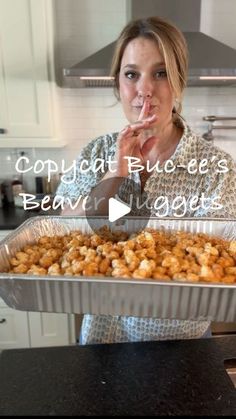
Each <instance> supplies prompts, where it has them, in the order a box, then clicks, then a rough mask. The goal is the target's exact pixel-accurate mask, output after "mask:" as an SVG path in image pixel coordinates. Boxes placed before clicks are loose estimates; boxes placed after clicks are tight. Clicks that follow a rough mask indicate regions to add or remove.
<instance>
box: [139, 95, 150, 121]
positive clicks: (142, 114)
mask: <svg viewBox="0 0 236 419" xmlns="http://www.w3.org/2000/svg"><path fill="white" fill-rule="evenodd" d="M149 110H150V101H149V100H145V101H144V103H143V107H142V109H141V112H140V114H139V117H138V121H142V120H143V119H145V118H147V117H148V113H149Z"/></svg>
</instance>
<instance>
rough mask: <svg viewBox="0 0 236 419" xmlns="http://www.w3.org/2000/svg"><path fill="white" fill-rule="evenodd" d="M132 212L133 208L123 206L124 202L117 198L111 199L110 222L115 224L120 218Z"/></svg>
mask: <svg viewBox="0 0 236 419" xmlns="http://www.w3.org/2000/svg"><path fill="white" fill-rule="evenodd" d="M130 211H131V208H130V207H129V206H128V205H126V204H123V203H122V202H120V201H118V200H117V199H115V198H110V199H109V213H108V217H109V221H110V222H111V223H113V222H114V221H116V220H119V218H121V217H123V216H124V215H126V214H129V212H130Z"/></svg>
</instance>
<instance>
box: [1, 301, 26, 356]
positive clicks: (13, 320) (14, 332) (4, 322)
mask: <svg viewBox="0 0 236 419" xmlns="http://www.w3.org/2000/svg"><path fill="white" fill-rule="evenodd" d="M29 346H30V340H29V328H28V317H27V313H25V312H22V311H18V310H12V309H11V308H8V307H6V305H5V304H4V302H3V301H2V300H0V350H2V349H13V348H28V347H29Z"/></svg>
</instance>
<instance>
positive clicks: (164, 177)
mask: <svg viewBox="0 0 236 419" xmlns="http://www.w3.org/2000/svg"><path fill="white" fill-rule="evenodd" d="M177 124H178V125H179V126H182V128H183V135H182V137H181V139H180V141H179V144H178V146H177V148H176V150H175V152H174V154H173V155H172V156H171V158H170V160H171V161H172V162H173V164H174V166H175V170H174V171H172V172H171V173H166V172H165V171H164V170H163V171H162V173H158V172H157V171H156V170H153V171H152V173H151V176H150V177H149V178H148V180H147V182H146V184H145V187H144V192H145V194H147V196H148V199H149V201H151V202H154V201H155V199H156V198H157V196H165V197H168V200H169V203H170V205H169V206H168V209H167V212H166V213H165V215H167V216H172V217H173V216H176V215H177V216H178V215H179V216H180V215H181V214H182V211H183V208H180V209H179V210H177V211H176V210H175V209H173V206H172V205H171V203H172V202H173V201H174V199H175V198H176V197H177V196H182V197H183V196H184V197H185V198H186V208H185V210H186V211H185V214H184V216H185V217H233V218H236V171H235V163H234V161H233V159H232V158H231V156H230V155H229V154H227V153H226V152H224V151H222V150H221V149H219V148H217V147H215V146H214V145H212V143H211V142H207V141H206V140H204V139H203V138H201V137H200V136H199V135H197V134H195V133H194V132H192V131H191V129H190V128H189V126H188V125H187V124H186V123H185V121H183V120H182V119H181V120H180V119H179V120H178V121H177ZM117 136H118V133H112V134H107V135H104V136H101V137H99V138H97V139H95V140H93V141H91V142H90V143H89V144H88V145H87V146H86V147H85V148H84V149H83V150H82V152H81V153H80V155H79V157H78V158H77V161H76V167H77V170H76V178H75V180H74V181H73V182H72V183H65V182H61V184H60V185H59V187H58V190H57V195H60V196H64V197H69V198H70V199H76V198H78V196H79V195H81V196H87V195H89V193H90V191H91V189H92V188H93V187H95V186H96V185H97V183H98V182H99V181H100V180H101V179H102V177H103V176H104V172H102V171H98V172H96V173H94V170H92V169H91V170H90V171H88V172H86V173H81V170H80V164H81V162H82V161H83V160H87V162H88V163H89V164H90V165H91V167H92V164H93V162H95V160H96V159H98V158H100V159H103V160H104V161H105V162H106V161H108V159H110V160H112V159H114V156H115V151H116V140H117ZM192 159H196V162H197V164H198V165H200V164H202V166H201V171H200V170H199V171H197V172H196V171H195V170H194V169H196V167H200V166H196V165H194V164H193V165H192V164H191V163H190V162H191V160H192ZM201 162H202V163H201ZM105 170H108V164H107V166H106V167H105ZM192 172H193V173H192ZM201 172H205V173H201ZM73 176H74V175H73V173H72V172H71V173H69V174H68V175H67V176H66V181H67V182H68V181H69V180H70V179H71V180H72V179H73ZM129 177H130V178H131V179H133V180H134V181H135V184H138V185H140V186H141V180H140V176H139V173H138V172H132V173H130V174H129ZM130 184H131V182H129V183H128V184H126V182H125V181H124V183H123V184H122V188H121V193H122V199H123V198H124V196H126V197H127V196H128V195H129V194H130V193H131V192H132V191H131V190H130V189H129V188H130ZM123 194H124V196H123ZM202 194H203V195H204V196H205V197H206V198H208V199H209V203H212V202H213V201H215V202H217V203H218V204H220V206H221V208H220V209H218V208H216V205H208V206H207V205H206V207H207V208H206V207H205V208H204V206H203V205H198V206H197V209H196V202H195V205H194V207H193V206H191V205H190V201H191V197H193V196H196V195H197V196H198V197H200V196H202ZM214 207H215V208H214ZM153 211H154V212H153V213H152V214H151V215H153V216H157V213H156V211H155V210H153ZM165 211H166V208H165ZM179 211H180V212H179ZM144 215H145V214H144ZM160 215H161V214H160ZM209 326H210V322H209V321H204V320H201V321H190V320H177V319H176V320H173V319H157V318H140V317H126V316H104V315H90V314H86V315H85V316H84V319H83V323H82V328H81V336H80V343H81V344H90V343H112V342H127V341H130V342H137V341H148V340H167V339H192V338H199V337H202V336H205V335H206V334H207V333H208V330H209Z"/></svg>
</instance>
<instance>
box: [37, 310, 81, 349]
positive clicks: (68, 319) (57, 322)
mask: <svg viewBox="0 0 236 419" xmlns="http://www.w3.org/2000/svg"><path fill="white" fill-rule="evenodd" d="M73 324H74V321H73V316H70V315H68V314H61V313H33V312H30V313H29V328H30V341H31V347H40V346H60V345H70V344H73V343H75V334H74V326H73Z"/></svg>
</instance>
